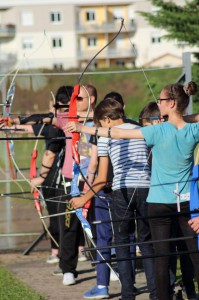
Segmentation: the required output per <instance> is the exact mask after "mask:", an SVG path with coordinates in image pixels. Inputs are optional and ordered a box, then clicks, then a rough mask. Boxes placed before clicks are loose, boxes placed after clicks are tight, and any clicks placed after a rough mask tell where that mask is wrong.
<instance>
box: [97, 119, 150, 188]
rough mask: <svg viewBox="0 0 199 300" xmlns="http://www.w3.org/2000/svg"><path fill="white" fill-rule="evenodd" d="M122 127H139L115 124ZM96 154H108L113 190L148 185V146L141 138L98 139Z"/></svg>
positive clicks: (136, 127)
mask: <svg viewBox="0 0 199 300" xmlns="http://www.w3.org/2000/svg"><path fill="white" fill-rule="evenodd" d="M116 127H118V128H122V129H139V128H140V127H139V126H136V125H134V124H130V123H124V124H121V125H117V126H116ZM97 146H98V156H108V155H109V156H110V159H111V162H112V165H113V173H114V178H113V186H112V189H113V190H118V189H121V188H136V187H140V188H141V187H142V188H146V187H147V188H148V187H149V186H150V175H151V172H150V168H149V163H148V148H147V145H146V143H145V141H144V140H142V139H138V140H135V139H131V140H127V139H121V140H115V139H109V138H105V137H100V138H99V140H98V144H97Z"/></svg>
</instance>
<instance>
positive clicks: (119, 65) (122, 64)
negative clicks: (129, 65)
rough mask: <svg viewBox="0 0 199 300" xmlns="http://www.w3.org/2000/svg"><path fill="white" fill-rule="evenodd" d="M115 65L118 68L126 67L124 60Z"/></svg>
mask: <svg viewBox="0 0 199 300" xmlns="http://www.w3.org/2000/svg"><path fill="white" fill-rule="evenodd" d="M115 64H116V66H117V67H125V61H123V60H117V61H116V62H115Z"/></svg>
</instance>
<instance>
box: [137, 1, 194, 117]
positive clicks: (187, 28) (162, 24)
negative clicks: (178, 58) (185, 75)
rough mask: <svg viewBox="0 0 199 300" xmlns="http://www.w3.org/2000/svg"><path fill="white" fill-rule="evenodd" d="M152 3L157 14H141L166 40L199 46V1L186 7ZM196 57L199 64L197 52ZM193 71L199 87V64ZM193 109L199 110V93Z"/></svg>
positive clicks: (164, 2) (187, 3) (171, 2)
mask: <svg viewBox="0 0 199 300" xmlns="http://www.w3.org/2000/svg"><path fill="white" fill-rule="evenodd" d="M150 1H151V3H152V4H153V5H154V6H156V7H157V8H159V9H158V10H157V11H156V13H155V14H154V13H153V14H152V13H147V12H139V13H140V14H141V15H142V16H143V17H144V18H145V19H147V20H148V22H149V23H150V24H151V25H152V26H154V27H157V28H162V29H164V30H165V31H166V33H165V35H164V38H165V39H167V40H177V41H178V42H180V43H182V44H184V45H189V46H199V0H193V1H190V0H189V1H188V0H187V1H186V3H185V5H177V4H175V3H174V2H173V1H167V0H150ZM176 2H177V1H176ZM194 56H195V57H196V58H197V60H198V62H199V53H198V52H197V53H196V52H195V53H194ZM192 71H193V72H192V77H193V80H194V81H195V82H197V84H198V85H199V63H195V64H194V66H193V69H192ZM193 109H194V111H195V112H197V111H198V109H199V91H198V93H197V95H196V96H195V97H193Z"/></svg>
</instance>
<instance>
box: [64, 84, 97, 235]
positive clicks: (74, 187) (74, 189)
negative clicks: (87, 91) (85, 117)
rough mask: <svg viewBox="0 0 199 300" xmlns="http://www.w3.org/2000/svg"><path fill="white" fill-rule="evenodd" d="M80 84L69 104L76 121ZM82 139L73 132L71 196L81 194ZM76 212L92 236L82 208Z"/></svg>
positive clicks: (75, 88)
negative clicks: (80, 153)
mask: <svg viewBox="0 0 199 300" xmlns="http://www.w3.org/2000/svg"><path fill="white" fill-rule="evenodd" d="M79 90H80V86H79V85H75V86H74V91H73V94H72V96H71V100H70V106H69V112H68V116H69V118H70V117H71V119H72V120H73V121H74V122H77V96H78V94H79ZM79 139H80V134H79V133H76V132H75V133H73V134H72V156H73V159H74V165H73V179H72V181H71V196H72V197H75V196H79V195H80V191H79V175H80V171H79V167H78V166H79V164H80V155H79V152H78V143H79ZM75 213H76V215H77V218H78V219H79V220H80V222H81V224H82V227H83V228H84V230H85V232H86V233H87V234H88V236H89V237H90V238H92V232H91V227H90V224H89V223H88V221H87V220H86V219H85V218H84V216H83V215H82V208H79V209H76V210H75Z"/></svg>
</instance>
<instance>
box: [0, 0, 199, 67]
mask: <svg viewBox="0 0 199 300" xmlns="http://www.w3.org/2000/svg"><path fill="white" fill-rule="evenodd" d="M127 2H128V3H129V6H128V10H129V12H128V16H129V19H130V20H133V21H134V24H135V26H136V30H135V32H134V33H133V35H132V34H131V36H130V38H131V43H132V44H133V45H134V46H135V49H136V60H135V65H136V66H137V67H140V66H146V67H163V66H181V65H182V53H183V52H187V51H190V52H192V51H198V49H197V48H190V47H187V46H183V45H179V44H178V43H176V42H175V41H169V42H168V41H166V40H164V38H163V35H164V31H163V30H159V29H157V28H153V27H152V26H150V25H149V24H148V22H146V20H145V19H144V18H143V17H142V16H140V15H139V11H146V12H151V13H155V11H156V9H157V8H155V7H153V6H152V5H151V2H150V1H148V0H131V1H130V0H127V1H125V3H127ZM175 2H177V3H178V4H184V3H185V1H184V0H175ZM111 3H112V4H113V5H120V6H122V4H123V3H124V1H122V0H120V1H118V0H112V1H111V0H109V1H108V0H107V1H105V0H101V1H100V5H102V6H103V5H104V6H105V5H107V4H111ZM86 4H90V5H92V6H93V7H95V5H98V6H99V3H97V2H96V0H93V1H91V0H87V1H86V0H79V1H77V0H73V1H72V0H40V1H39V0H28V1H27V0H7V1H6V3H5V1H3V0H0V25H1V26H0V72H2V71H3V70H4V68H5V69H14V68H15V67H16V66H17V65H19V66H20V67H21V68H22V69H27V68H46V69H58V70H61V69H69V68H77V67H80V62H79V57H78V53H80V50H81V49H80V48H81V43H79V40H78V38H79V36H78V28H79V27H78V26H79V19H78V18H79V15H80V14H79V11H80V10H81V6H82V5H84V6H85V5H86ZM113 22H114V20H113ZM128 22H129V20H124V23H128ZM123 34H125V32H123ZM129 43H130V41H129ZM119 46H120V45H119V42H118V47H119ZM98 50H99V49H96V52H97V51H98ZM134 56H135V54H134ZM90 58H91V57H90ZM124 65H125V64H124ZM125 66H126V67H128V66H129V65H127V64H126V65H125Z"/></svg>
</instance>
